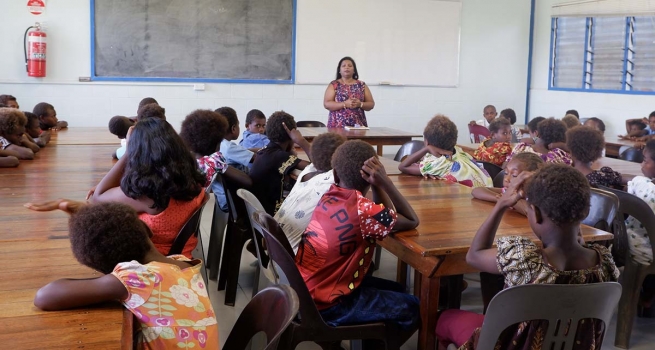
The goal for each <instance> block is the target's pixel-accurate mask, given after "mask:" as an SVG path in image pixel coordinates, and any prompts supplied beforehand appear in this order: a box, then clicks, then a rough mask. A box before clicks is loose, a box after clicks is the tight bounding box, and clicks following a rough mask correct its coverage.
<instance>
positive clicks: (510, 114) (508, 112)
mask: <svg viewBox="0 0 655 350" xmlns="http://www.w3.org/2000/svg"><path fill="white" fill-rule="evenodd" d="M500 116H501V117H504V118H507V119H509V123H510V124H512V125H514V123H516V112H514V110H513V109H511V108H507V109H503V110H502V111H500Z"/></svg>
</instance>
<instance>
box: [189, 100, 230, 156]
mask: <svg viewBox="0 0 655 350" xmlns="http://www.w3.org/2000/svg"><path fill="white" fill-rule="evenodd" d="M226 130H227V120H226V119H225V117H223V116H222V115H220V114H219V113H217V112H214V111H211V110H208V109H197V110H195V111H193V112H191V114H189V115H187V116H186V118H184V121H183V122H182V130H180V137H181V138H182V140H183V141H184V143H185V144H186V145H187V147H189V149H190V150H191V151H192V152H194V153H197V154H199V155H201V156H207V155H210V154H212V153H214V152H216V150H217V149H218V147H219V145H220V144H221V141H223V137H224V136H225V131H226Z"/></svg>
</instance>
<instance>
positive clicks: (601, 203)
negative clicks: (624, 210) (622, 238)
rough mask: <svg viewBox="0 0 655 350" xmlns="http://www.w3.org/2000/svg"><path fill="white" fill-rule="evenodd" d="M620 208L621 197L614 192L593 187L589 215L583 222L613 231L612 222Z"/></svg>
mask: <svg viewBox="0 0 655 350" xmlns="http://www.w3.org/2000/svg"><path fill="white" fill-rule="evenodd" d="M618 210H619V198H618V197H617V196H616V195H615V194H614V193H612V192H608V191H605V190H602V189H599V188H592V189H591V206H590V208H589V215H587V217H586V218H585V219H584V220H582V223H583V224H585V225H587V226H592V227H595V228H597V229H600V230H603V231H608V232H612V223H613V222H614V217H615V216H616V213H617V212H618Z"/></svg>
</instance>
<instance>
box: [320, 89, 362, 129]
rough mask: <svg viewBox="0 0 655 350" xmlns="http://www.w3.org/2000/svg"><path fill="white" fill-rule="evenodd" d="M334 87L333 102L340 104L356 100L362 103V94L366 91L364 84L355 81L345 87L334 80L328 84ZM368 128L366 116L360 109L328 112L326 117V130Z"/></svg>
mask: <svg viewBox="0 0 655 350" xmlns="http://www.w3.org/2000/svg"><path fill="white" fill-rule="evenodd" d="M330 84H331V85H332V87H334V92H335V96H334V100H335V101H337V102H339V103H341V102H345V101H346V100H348V99H351V98H356V99H358V100H360V101H362V102H364V92H365V91H366V83H364V82H363V81H359V80H356V81H355V83H353V84H350V85H346V84H342V83H341V82H340V81H339V80H334V81H333V82H331V83H330ZM355 124H358V125H359V126H368V123H367V122H366V114H365V113H364V110H363V109H361V108H342V109H340V110H337V111H330V116H329V117H328V123H327V127H328V128H343V127H344V126H355Z"/></svg>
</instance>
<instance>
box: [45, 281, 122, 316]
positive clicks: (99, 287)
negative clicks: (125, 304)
mask: <svg viewBox="0 0 655 350" xmlns="http://www.w3.org/2000/svg"><path fill="white" fill-rule="evenodd" d="M127 295H128V292H127V289H126V288H125V286H124V285H123V283H121V281H119V280H118V278H116V277H115V276H113V275H104V276H102V277H98V278H91V279H83V280H74V279H60V280H57V281H54V282H50V283H49V284H48V285H46V286H45V287H42V288H41V289H39V290H38V291H37V292H36V296H35V297H34V306H36V307H38V308H39V309H41V310H44V311H55V310H66V309H72V308H76V307H81V306H87V305H93V304H98V303H102V302H106V301H112V300H117V301H120V300H125V299H126V298H127Z"/></svg>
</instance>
